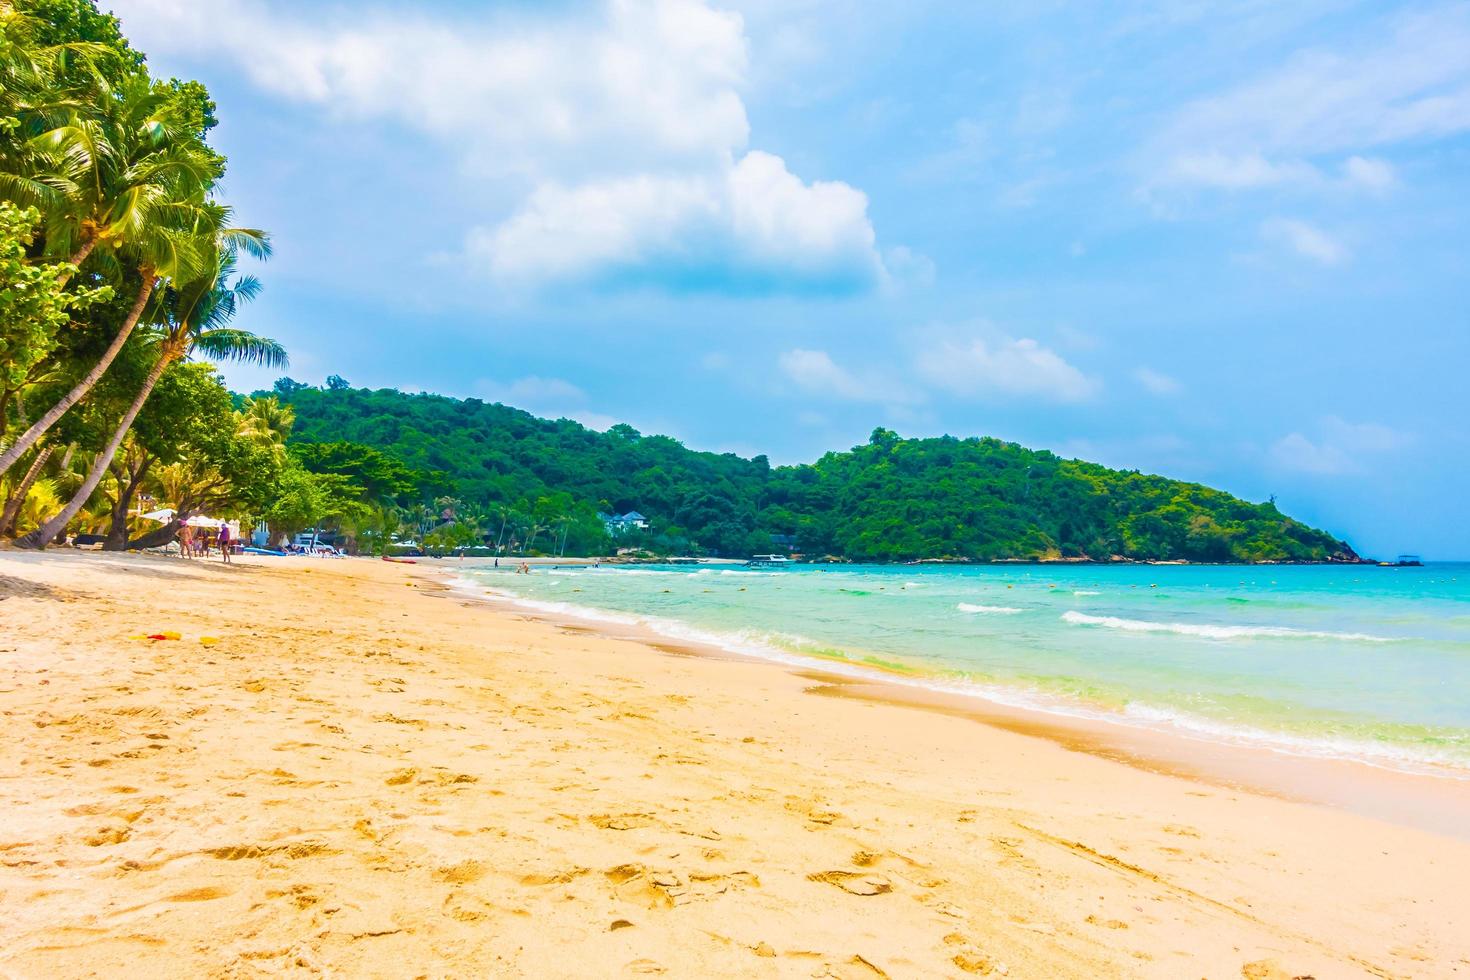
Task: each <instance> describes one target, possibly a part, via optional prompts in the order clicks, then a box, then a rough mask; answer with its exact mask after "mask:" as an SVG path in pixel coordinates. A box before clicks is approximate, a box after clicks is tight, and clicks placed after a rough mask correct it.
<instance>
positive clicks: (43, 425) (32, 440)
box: [0, 273, 155, 474]
mask: <svg viewBox="0 0 1470 980" xmlns="http://www.w3.org/2000/svg"><path fill="white" fill-rule="evenodd" d="M154 284H155V280H154V278H153V275H152V274H151V273H148V274H145V275H144V276H143V285H142V286H140V287H139V288H138V298H137V299H136V300H134V302H133V306H132V309H130V310H128V316H127V319H126V320H124V321H123V325H122V329H121V330H119V331H118V332H117V336H116V337H114V338H112V343H111V344H109V345H108V347H107V350H106V351H105V352H104V353H103V354H102V359H101V360H99V361H98V362H97V363H96V364H94V365H92V370H90V371H88V372H87V376H86V377H84V378H82V380H80V381H78V382H77V383H76V387H74V388H72V390H71V391H69V392H67V393H66V395H65V397H63V398H62V399H61V401H59V402H57V403H56V404H55V405H53V406H51V410H50V411H49V412H47V413H46V414H45V415H43V416H41V417H40V418H39V419H37V420H36V423H35V424H34V425H32V426H31V427H30V428H29V429H27V430H25V431H24V432H22V433H21V434H20V438H18V439H16V440H15V442H14V443H13V444H11V445H10V446H9V447H8V448H7V449H6V450H5V452H3V453H0V474H3V473H4V472H5V471H6V470H8V469H10V467H12V466H14V465H15V461H16V460H18V459H20V457H21V456H22V454H24V453H25V451H26V450H27V449H29V448H30V447H31V446H33V445H35V444H36V442H37V441H38V440H39V439H40V438H41V437H42V436H43V435H45V434H46V431H47V430H48V429H50V428H51V427H52V426H53V425H55V424H56V423H57V422H59V421H60V420H61V417H62V416H63V415H65V414H66V413H67V412H68V411H69V410H70V409H71V407H72V406H73V405H75V404H76V403H77V402H79V401H81V399H82V396H83V395H85V394H86V393H87V392H89V391H91V390H92V389H93V388H94V387H95V386H96V384H97V382H98V381H100V380H102V375H103V374H104V373H106V371H107V368H108V367H109V366H110V365H111V364H112V362H113V361H114V360H115V359H116V358H117V355H118V352H119V351H121V350H122V348H123V344H125V343H127V341H128V337H130V336H131V335H132V333H133V328H134V327H136V326H137V325H138V320H139V318H140V317H142V315H143V307H145V306H147V305H148V297H149V296H151V295H152V294H153V286H154Z"/></svg>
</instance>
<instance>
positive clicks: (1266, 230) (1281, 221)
mask: <svg viewBox="0 0 1470 980" xmlns="http://www.w3.org/2000/svg"><path fill="white" fill-rule="evenodd" d="M1261 234H1262V235H1263V236H1264V237H1265V238H1266V239H1267V240H1268V241H1272V242H1277V243H1280V244H1283V245H1286V246H1287V247H1288V248H1290V249H1292V250H1293V251H1295V252H1296V253H1297V254H1298V255H1302V256H1305V257H1306V258H1309V259H1311V260H1313V261H1314V262H1318V263H1320V264H1322V265H1338V264H1339V263H1341V262H1343V261H1344V260H1346V259H1347V258H1348V256H1349V252H1348V249H1347V246H1346V245H1344V244H1343V243H1342V242H1340V241H1339V240H1337V239H1336V238H1334V237H1333V236H1332V235H1330V234H1328V233H1327V232H1325V231H1323V230H1322V229H1321V228H1318V227H1317V226H1315V225H1311V224H1308V223H1307V222H1305V221H1298V220H1296V219H1294V218H1270V219H1268V220H1267V221H1265V222H1263V223H1262V224H1261Z"/></svg>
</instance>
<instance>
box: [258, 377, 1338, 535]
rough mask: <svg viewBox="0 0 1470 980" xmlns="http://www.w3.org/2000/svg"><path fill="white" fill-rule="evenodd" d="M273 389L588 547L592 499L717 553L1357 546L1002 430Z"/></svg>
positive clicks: (311, 426)
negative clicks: (706, 440) (780, 444)
mask: <svg viewBox="0 0 1470 980" xmlns="http://www.w3.org/2000/svg"><path fill="white" fill-rule="evenodd" d="M336 380H337V379H334V381H336ZM276 393H277V394H278V395H279V396H280V397H281V399H282V401H283V402H286V403H289V404H290V405H291V406H292V407H293V408H294V410H295V412H296V425H295V429H294V431H293V435H292V441H293V443H295V444H297V445H298V449H297V452H298V453H302V452H307V453H308V454H309V451H307V450H306V449H305V444H311V443H318V444H324V443H337V442H349V443H360V444H364V445H367V446H371V447H374V448H375V449H378V450H380V451H382V452H383V453H385V454H387V455H388V456H390V457H393V458H395V459H396V460H398V461H399V462H401V463H402V464H404V465H405V466H407V467H408V468H409V469H411V470H414V471H417V474H418V486H417V488H416V490H415V493H416V494H418V495H419V496H420V497H421V498H422V499H423V500H426V501H427V500H434V499H436V498H437V499H443V498H451V499H454V500H457V501H463V502H465V503H466V504H469V505H472V506H474V507H476V508H479V509H481V510H488V511H490V512H498V513H501V514H504V513H506V512H508V511H510V510H514V509H518V510H520V511H523V512H525V513H528V514H539V515H540V516H538V517H537V518H536V519H537V520H544V521H550V520H552V519H553V515H552V513H551V511H552V510H561V511H564V512H566V516H568V518H569V519H570V518H571V517H573V516H574V515H573V512H575V516H576V517H577V519H579V520H580V522H581V526H583V528H584V533H583V534H582V535H581V543H580V545H579V547H580V548H582V549H593V548H596V547H597V545H599V544H603V545H606V544H610V542H597V541H594V540H590V539H589V536H588V534H587V533H585V526H586V524H587V518H588V516H589V515H590V514H591V513H592V512H593V511H595V510H601V511H608V512H623V511H626V510H637V511H639V512H641V513H642V514H644V515H646V516H647V517H648V518H649V519H650V522H651V525H652V526H651V528H650V529H649V531H648V532H646V534H643V533H642V532H639V537H638V540H637V541H636V543H639V544H646V545H648V546H650V547H653V548H654V549H655V550H665V551H690V552H696V553H706V554H718V555H734V556H745V555H749V554H753V553H761V552H767V551H772V550H783V546H787V545H789V546H792V547H794V550H796V551H799V552H803V553H805V554H808V555H813V556H820V555H836V556H841V557H845V558H850V559H853V560H876V561H898V560H911V559H920V558H958V559H975V560H996V559H1006V558H1019V559H1036V558H1084V557H1085V558H1091V559H1096V560H1108V559H1110V558H1113V557H1115V556H1123V557H1127V558H1134V559H1188V560H1191V561H1224V562H1231V561H1325V560H1353V559H1355V558H1356V556H1355V555H1354V554H1353V552H1352V549H1351V548H1349V547H1348V546H1347V544H1345V543H1344V542H1342V541H1339V540H1337V539H1336V538H1334V537H1332V536H1331V535H1329V534H1327V533H1325V532H1323V531H1319V530H1316V529H1314V528H1310V527H1307V526H1306V525H1304V524H1301V523H1299V522H1297V521H1294V520H1292V519H1291V518H1289V517H1287V516H1285V515H1283V514H1282V513H1281V512H1280V511H1278V510H1277V509H1276V507H1275V505H1274V504H1272V503H1265V504H1252V503H1248V502H1246V501H1243V500H1240V499H1239V498H1236V497H1233V496H1231V495H1230V494H1228V493H1223V492H1221V491H1218V490H1212V489H1210V488H1209V487H1205V486H1201V485H1199V484H1194V483H1183V482H1180V481H1177V480H1169V479H1165V478H1163V477H1158V476H1148V475H1145V474H1141V473H1137V472H1122V471H1118V470H1111V469H1108V468H1106V467H1103V466H1098V465H1095V464H1092V463H1085V462H1081V461H1077V460H1066V459H1061V458H1059V457H1057V456H1055V455H1053V454H1052V453H1049V452H1046V451H1035V450H1030V449H1025V448H1023V447H1021V446H1018V445H1015V444H1014V443H1006V442H1001V441H1000V440H997V439H989V438H971V439H956V438H952V437H948V436H946V437H944V438H940V439H902V438H900V437H899V436H898V435H896V434H895V433H892V432H889V431H886V430H882V429H880V430H878V431H876V432H874V433H873V437H872V439H871V440H870V441H869V443H868V444H867V445H863V446H858V447H856V448H855V449H853V450H851V451H848V452H838V453H828V454H827V455H826V456H824V457H822V458H821V459H820V460H818V461H817V462H816V463H814V464H811V465H800V466H781V467H772V466H771V465H770V464H769V462H768V461H767V460H766V458H765V457H763V456H757V457H756V458H754V459H743V458H741V457H739V456H735V455H733V454H728V453H726V454H723V455H721V454H715V453H707V452H697V451H694V450H691V449H687V448H686V447H685V446H683V445H682V444H681V443H679V442H678V441H677V440H674V439H670V438H668V437H666V436H645V435H642V434H640V433H639V432H637V431H636V430H635V429H633V428H631V427H630V426H626V425H618V426H614V427H613V428H612V429H610V430H609V431H607V432H596V431H593V430H590V429H587V428H585V427H583V426H581V425H579V424H578V423H576V422H573V421H570V420H567V419H561V420H558V421H550V420H546V419H540V418H536V417H535V416H532V415H530V414H528V413H526V412H523V411H520V410H519V409H515V408H509V407H507V406H504V405H498V404H486V403H483V402H481V401H478V400H476V399H472V398H471V399H465V400H462V401H461V400H458V399H453V398H445V397H442V396H439V395H428V394H413V395H409V394H404V393H401V392H398V391H393V390H380V391H369V390H366V389H353V388H350V387H347V386H346V385H345V384H343V383H341V382H340V381H337V383H336V384H334V385H329V386H328V387H327V388H325V389H322V388H314V387H306V386H302V385H299V384H296V383H294V382H290V381H288V380H283V382H282V383H280V384H278V385H277V389H276ZM412 502H413V501H408V500H402V499H400V503H404V504H408V503H412ZM492 530H493V528H492ZM619 543H629V542H625V541H620V542H619Z"/></svg>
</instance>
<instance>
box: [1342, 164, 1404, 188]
mask: <svg viewBox="0 0 1470 980" xmlns="http://www.w3.org/2000/svg"><path fill="white" fill-rule="evenodd" d="M1342 177H1343V180H1345V181H1346V182H1347V183H1348V184H1352V185H1356V186H1358V187H1363V188H1366V189H1367V190H1371V191H1382V190H1387V189H1388V188H1390V187H1392V186H1394V184H1396V183H1398V177H1397V175H1395V174H1394V171H1393V166H1392V165H1390V164H1389V163H1388V161H1386V160H1375V159H1371V158H1368V157H1348V159H1347V161H1346V162H1345V163H1343V165H1342Z"/></svg>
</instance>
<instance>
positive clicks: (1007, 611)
mask: <svg viewBox="0 0 1470 980" xmlns="http://www.w3.org/2000/svg"><path fill="white" fill-rule="evenodd" d="M955 608H956V609H958V610H959V611H960V612H962V613H994V614H995V615H997V616H1011V615H1014V614H1016V613H1018V612H1025V611H1026V610H1024V609H1017V608H1016V607H1015V606H977V605H976V604H975V603H973V602H962V603H960V604H959V605H957V606H955Z"/></svg>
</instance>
